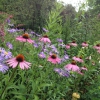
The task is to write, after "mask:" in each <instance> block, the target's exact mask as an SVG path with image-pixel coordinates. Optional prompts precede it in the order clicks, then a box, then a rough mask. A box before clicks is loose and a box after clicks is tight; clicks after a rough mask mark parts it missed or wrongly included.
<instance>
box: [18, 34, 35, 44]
mask: <svg viewBox="0 0 100 100" xmlns="http://www.w3.org/2000/svg"><path fill="white" fill-rule="evenodd" d="M16 40H18V41H20V42H29V43H31V44H32V43H34V40H31V39H30V37H29V35H28V34H27V33H25V34H23V35H22V36H18V37H16Z"/></svg>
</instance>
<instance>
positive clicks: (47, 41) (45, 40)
mask: <svg viewBox="0 0 100 100" xmlns="http://www.w3.org/2000/svg"><path fill="white" fill-rule="evenodd" d="M39 40H40V41H41V42H44V43H51V41H50V39H49V38H48V36H47V35H44V36H43V37H42V38H39Z"/></svg>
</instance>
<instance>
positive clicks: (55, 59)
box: [48, 54, 61, 64]
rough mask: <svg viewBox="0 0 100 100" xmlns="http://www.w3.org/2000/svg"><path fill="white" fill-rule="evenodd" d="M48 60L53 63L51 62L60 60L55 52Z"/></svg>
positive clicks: (54, 62) (55, 62)
mask: <svg viewBox="0 0 100 100" xmlns="http://www.w3.org/2000/svg"><path fill="white" fill-rule="evenodd" d="M48 61H49V62H51V63H53V64H57V63H60V62H61V59H60V58H58V57H57V55H56V54H52V55H50V56H49V57H48Z"/></svg>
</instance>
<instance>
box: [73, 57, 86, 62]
mask: <svg viewBox="0 0 100 100" xmlns="http://www.w3.org/2000/svg"><path fill="white" fill-rule="evenodd" d="M72 59H73V60H74V61H76V62H80V63H82V62H84V61H83V60H82V57H75V56H74V57H73V58H72Z"/></svg>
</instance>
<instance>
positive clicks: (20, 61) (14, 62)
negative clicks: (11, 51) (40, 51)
mask: <svg viewBox="0 0 100 100" xmlns="http://www.w3.org/2000/svg"><path fill="white" fill-rule="evenodd" d="M6 63H7V64H8V65H9V66H10V67H12V68H15V67H17V66H18V65H19V66H20V68H21V69H23V70H24V69H28V68H29V67H30V65H31V63H29V62H27V61H25V60H24V56H23V55H22V54H19V55H17V56H16V57H14V58H11V59H9V60H7V61H6Z"/></svg>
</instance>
